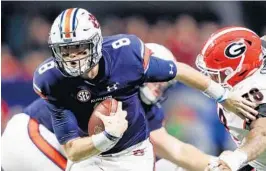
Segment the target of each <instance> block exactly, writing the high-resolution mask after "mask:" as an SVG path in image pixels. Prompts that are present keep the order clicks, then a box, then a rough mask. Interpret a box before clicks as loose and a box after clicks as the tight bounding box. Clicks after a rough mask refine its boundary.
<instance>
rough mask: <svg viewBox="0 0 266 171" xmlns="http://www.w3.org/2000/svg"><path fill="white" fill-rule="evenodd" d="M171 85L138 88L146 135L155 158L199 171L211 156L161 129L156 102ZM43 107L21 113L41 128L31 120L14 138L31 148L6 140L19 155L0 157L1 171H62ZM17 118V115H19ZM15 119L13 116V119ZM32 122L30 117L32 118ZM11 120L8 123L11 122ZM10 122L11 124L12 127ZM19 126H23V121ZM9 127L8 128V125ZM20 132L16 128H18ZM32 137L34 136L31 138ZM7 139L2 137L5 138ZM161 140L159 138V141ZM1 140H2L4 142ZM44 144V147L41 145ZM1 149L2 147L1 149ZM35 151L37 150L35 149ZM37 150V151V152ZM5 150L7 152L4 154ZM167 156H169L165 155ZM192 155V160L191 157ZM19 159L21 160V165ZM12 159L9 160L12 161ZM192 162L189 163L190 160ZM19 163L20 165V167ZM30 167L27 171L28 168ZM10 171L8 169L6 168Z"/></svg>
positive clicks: (156, 49)
mask: <svg viewBox="0 0 266 171" xmlns="http://www.w3.org/2000/svg"><path fill="white" fill-rule="evenodd" d="M145 45H146V46H147V47H148V48H149V49H151V50H152V51H153V56H158V57H160V56H162V55H163V56H164V59H169V60H174V58H173V55H172V53H171V52H170V51H169V50H168V49H166V48H165V47H163V46H161V45H158V44H155V43H148V44H145ZM173 83H174V82H171V81H170V82H169V83H167V82H161V83H147V84H145V85H144V86H142V87H141V88H140V93H139V96H140V98H141V100H142V103H141V104H142V106H143V108H144V111H145V114H146V118H147V120H148V124H149V131H150V132H151V133H150V138H151V139H152V142H153V144H154V147H155V152H156V155H157V156H159V157H164V156H166V157H165V158H167V159H169V160H171V161H172V162H174V163H176V164H178V165H179V166H181V167H184V168H187V169H189V170H191V171H193V170H196V171H200V170H203V169H204V168H205V167H206V166H207V164H208V163H209V161H210V160H211V159H212V157H211V156H208V155H205V154H203V153H202V152H200V151H199V150H197V149H196V148H195V147H193V146H191V145H189V144H185V143H183V142H181V141H179V140H177V139H175V138H173V137H172V136H170V135H168V134H167V132H166V131H165V129H164V128H163V127H162V122H163V119H164V112H163V110H162V108H161V105H160V102H161V101H162V100H163V98H162V97H163V92H164V91H165V90H166V89H167V88H169V86H171V85H172V84H173ZM46 105H47V104H46V103H45V101H44V100H43V99H41V98H39V99H37V100H35V101H34V102H33V103H32V104H30V105H29V106H28V107H27V108H26V109H25V110H24V113H25V114H27V115H30V116H34V118H35V119H37V118H38V120H40V121H41V124H38V122H37V121H36V120H34V119H31V121H30V122H29V124H28V126H27V128H25V129H28V133H29V135H26V134H20V135H19V136H18V135H17V136H16V137H19V138H17V141H20V142H21V143H22V144H24V143H25V142H24V141H26V140H31V139H32V141H33V142H34V143H32V147H31V148H29V147H27V148H24V147H23V149H21V147H20V146H15V143H16V142H14V141H13V139H9V140H10V142H6V141H4V142H5V144H10V145H12V144H13V145H12V146H11V147H12V151H20V152H19V153H20V155H19V154H18V153H17V152H16V153H15V154H14V155H13V156H11V158H9V157H8V156H7V157H6V156H2V159H4V161H7V160H9V161H10V166H9V167H6V162H4V166H5V167H4V168H5V169H6V170H7V171H8V170H17V169H14V168H19V169H20V170H30V168H32V170H38V169H40V170H42V167H39V165H40V163H43V165H45V169H47V170H51V171H61V170H65V168H66V157H65V154H64V152H63V149H62V148H61V146H60V144H59V142H58V141H57V140H56V137H55V135H54V131H53V128H52V120H51V117H50V115H49V110H48V108H47V107H46ZM20 115H21V114H20ZM15 117H16V116H15ZM32 118H33V117H32ZM14 120H15V119H12V122H13V121H14ZM12 122H11V123H12ZM21 122H24V121H23V119H22V120H21ZM10 125H12V124H10ZM18 129H20V127H18ZM8 130H10V129H9V128H8ZM12 131H14V132H18V131H19V130H16V129H12ZM34 134H35V135H34ZM6 135H8V134H7V133H5V137H6ZM32 135H34V136H35V137H37V136H38V139H36V140H38V141H36V140H34V138H32V137H33V136H32ZM162 137H163V138H162ZM4 140H6V139H5V138H4ZM43 144H45V145H46V147H45V146H44V145H43ZM4 146H5V145H4ZM36 147H37V148H36ZM38 148H39V149H41V150H43V151H41V150H38ZM9 149H10V148H4V149H3V153H2V154H6V153H7V151H9ZM6 150H7V151H6ZM26 152H27V153H28V154H31V155H30V157H33V158H35V159H36V160H35V162H34V163H30V164H26V162H25V161H29V160H27V156H25V157H26V158H25V157H23V156H22V154H23V153H26ZM142 152H143V151H141V150H139V151H138V150H136V151H135V155H141V153H142ZM167 153H169V154H167ZM192 155H193V156H192ZM14 157H15V158H16V159H17V160H16V161H17V162H16V163H17V164H16V165H14V164H13V163H14ZM20 157H23V158H24V159H25V160H24V161H23V160H22V158H20ZM12 158H13V159H12ZM192 158H193V160H191V159H192ZM22 162H23V164H22ZM176 164H173V163H171V162H169V161H167V160H163V159H161V160H159V161H158V162H156V166H155V167H156V170H160V168H162V169H164V170H165V169H166V168H167V170H168V171H174V170H176V169H177V168H178V166H177V165H176ZM29 166H30V168H28V167H29ZM10 167H12V168H10Z"/></svg>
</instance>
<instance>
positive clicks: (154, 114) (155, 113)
mask: <svg viewBox="0 0 266 171" xmlns="http://www.w3.org/2000/svg"><path fill="white" fill-rule="evenodd" d="M146 119H147V121H148V125H149V132H151V131H154V130H156V129H160V128H161V127H162V123H163V120H164V111H163V109H162V108H161V107H160V106H157V104H155V105H153V106H151V108H150V109H149V111H147V112H146Z"/></svg>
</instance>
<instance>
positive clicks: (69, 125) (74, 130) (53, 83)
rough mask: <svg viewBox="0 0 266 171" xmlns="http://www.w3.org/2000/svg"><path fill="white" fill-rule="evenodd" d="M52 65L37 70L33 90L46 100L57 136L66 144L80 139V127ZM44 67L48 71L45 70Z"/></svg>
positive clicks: (48, 64)
mask: <svg viewBox="0 0 266 171" xmlns="http://www.w3.org/2000/svg"><path fill="white" fill-rule="evenodd" d="M52 65H53V64H52V61H49V62H48V63H47V62H45V63H43V64H41V65H40V67H38V68H37V69H36V71H35V73H34V77H33V89H34V91H35V92H36V93H37V94H38V95H39V96H40V97H41V98H43V99H45V101H46V103H47V105H46V107H47V108H48V111H49V114H50V115H51V118H52V125H53V129H54V132H55V135H56V137H57V139H58V141H59V143H60V144H65V143H66V142H67V141H69V140H71V139H74V138H77V137H79V134H78V132H79V127H78V123H77V121H76V118H75V115H74V114H73V113H72V112H71V110H69V109H68V107H67V105H66V104H65V103H64V100H63V99H64V96H63V94H64V92H62V83H61V79H62V78H61V77H60V74H59V73H57V72H58V71H57V70H55V68H53V67H52ZM43 66H46V67H48V69H47V68H46V70H44V69H43V68H42V67H43ZM49 68H50V69H49Z"/></svg>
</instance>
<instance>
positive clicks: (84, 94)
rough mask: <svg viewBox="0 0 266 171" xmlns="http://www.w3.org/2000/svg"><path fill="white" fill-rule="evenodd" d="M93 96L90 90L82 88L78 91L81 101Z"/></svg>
mask: <svg viewBox="0 0 266 171" xmlns="http://www.w3.org/2000/svg"><path fill="white" fill-rule="evenodd" d="M90 98H91V93H90V92H89V91H88V90H80V91H79V92H78V93H77V99H78V100H79V101H81V102H87V101H89V100H90Z"/></svg>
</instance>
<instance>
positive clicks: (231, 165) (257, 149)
mask: <svg viewBox="0 0 266 171" xmlns="http://www.w3.org/2000/svg"><path fill="white" fill-rule="evenodd" d="M265 55H266V53H265V49H264V48H263V46H262V42H261V39H260V37H259V36H258V35H257V34H256V33H254V32H253V31H251V30H250V29H247V28H243V27H226V28H224V29H222V30H219V31H217V32H216V33H214V34H212V35H211V37H210V38H209V39H208V40H207V42H206V44H205V45H204V47H203V49H202V50H201V53H200V54H199V56H198V58H197V62H196V64H197V66H198V68H199V69H201V70H202V71H203V72H204V73H206V74H207V75H209V76H210V78H211V79H212V80H214V81H216V82H217V83H219V84H221V85H223V86H224V87H227V88H228V89H230V90H232V91H234V92H238V93H240V94H242V96H243V97H245V98H246V99H248V100H249V101H252V102H255V103H256V104H257V107H256V110H257V111H258V112H259V115H258V116H257V118H258V119H257V120H255V121H250V120H247V119H245V118H242V117H239V116H237V115H235V114H234V113H232V112H230V111H228V110H227V109H225V108H224V107H223V106H221V105H219V104H218V110H217V111H218V116H219V118H220V120H221V122H222V123H223V124H224V126H225V128H226V129H227V130H228V132H229V133H230V134H231V137H232V139H233V140H234V142H235V143H236V145H237V146H238V148H237V149H236V150H235V151H233V152H230V151H227V152H224V153H222V154H221V155H220V157H219V162H214V163H210V166H209V168H208V169H209V170H213V171H214V170H215V171H218V170H223V171H237V170H241V171H251V170H253V169H254V168H255V169H256V170H257V171H265V170H266V151H265V150H266V118H265V116H266V65H265V63H263V58H264V57H265Z"/></svg>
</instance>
